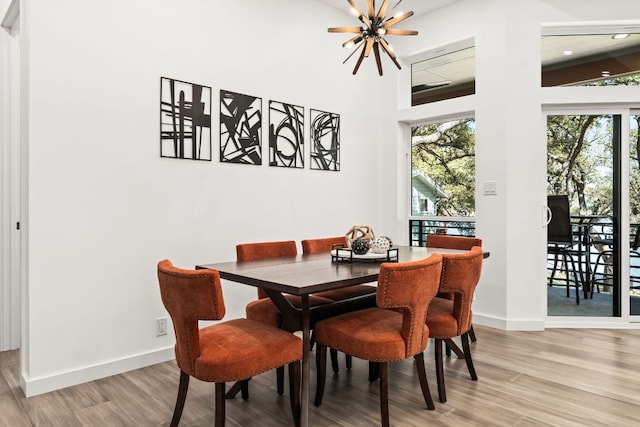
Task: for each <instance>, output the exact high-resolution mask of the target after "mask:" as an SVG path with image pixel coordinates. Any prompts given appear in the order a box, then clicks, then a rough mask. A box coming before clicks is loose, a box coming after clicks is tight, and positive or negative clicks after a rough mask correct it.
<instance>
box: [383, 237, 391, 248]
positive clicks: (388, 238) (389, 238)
mask: <svg viewBox="0 0 640 427" xmlns="http://www.w3.org/2000/svg"><path fill="white" fill-rule="evenodd" d="M380 238H382V239H387V240H388V241H389V247H392V246H393V241H392V240H391V237H387V236H380Z"/></svg>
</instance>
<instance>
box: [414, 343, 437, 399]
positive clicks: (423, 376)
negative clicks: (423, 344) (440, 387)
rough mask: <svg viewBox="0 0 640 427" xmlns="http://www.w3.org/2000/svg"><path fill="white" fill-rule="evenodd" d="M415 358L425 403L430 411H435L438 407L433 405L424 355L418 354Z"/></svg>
mask: <svg viewBox="0 0 640 427" xmlns="http://www.w3.org/2000/svg"><path fill="white" fill-rule="evenodd" d="M413 358H414V359H415V360H416V369H417V370H418V378H419V379H420V388H421V389H422V396H423V397H424V403H426V404H427V408H428V409H430V410H434V409H436V407H435V405H434V404H433V399H432V398H431V391H430V390H429V383H428V382H427V370H426V369H425V367H424V353H419V354H416V355H415V356H413Z"/></svg>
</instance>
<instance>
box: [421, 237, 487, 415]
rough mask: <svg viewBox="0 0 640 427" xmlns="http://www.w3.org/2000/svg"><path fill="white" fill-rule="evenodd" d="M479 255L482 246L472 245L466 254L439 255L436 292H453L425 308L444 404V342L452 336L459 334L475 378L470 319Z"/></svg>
mask: <svg viewBox="0 0 640 427" xmlns="http://www.w3.org/2000/svg"><path fill="white" fill-rule="evenodd" d="M482 258H483V255H482V248H481V247H479V246H474V247H473V248H471V250H470V251H469V252H466V253H461V254H443V255H442V277H441V278H440V288H439V290H438V291H439V292H441V293H447V294H452V295H453V298H452V299H448V298H440V297H436V298H434V299H433V301H431V305H430V306H429V309H428V311H427V326H428V327H429V334H430V337H431V338H433V339H434V344H435V345H434V347H435V363H436V378H437V380H438V396H439V398H440V401H441V402H443V403H444V402H446V401H447V396H446V392H445V385H444V367H443V362H442V343H443V342H446V343H451V345H453V342H452V341H451V338H454V337H457V336H459V337H460V339H461V340H462V351H463V357H464V359H465V361H466V363H467V369H468V370H469V375H470V376H471V379H473V380H477V379H478V376H477V375H476V371H475V368H474V366H473V360H472V359H471V349H470V348H469V330H470V329H471V318H472V313H471V303H472V301H473V292H474V291H475V289H476V286H477V284H478V281H479V280H480V272H481V270H482Z"/></svg>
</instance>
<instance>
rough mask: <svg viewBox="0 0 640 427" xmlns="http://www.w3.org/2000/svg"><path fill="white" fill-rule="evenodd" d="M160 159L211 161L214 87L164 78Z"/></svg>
mask: <svg viewBox="0 0 640 427" xmlns="http://www.w3.org/2000/svg"><path fill="white" fill-rule="evenodd" d="M160 157H171V158H176V159H190V160H207V161H211V88H210V87H208V86H202V85H198V84H194V83H188V82H184V81H181V80H175V79H170V78H167V77H161V78H160Z"/></svg>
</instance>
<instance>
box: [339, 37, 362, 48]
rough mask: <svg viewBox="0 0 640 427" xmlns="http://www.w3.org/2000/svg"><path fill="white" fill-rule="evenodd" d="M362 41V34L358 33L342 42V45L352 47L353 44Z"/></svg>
mask: <svg viewBox="0 0 640 427" xmlns="http://www.w3.org/2000/svg"><path fill="white" fill-rule="evenodd" d="M361 41H362V35H361V34H358V35H357V36H355V37H353V38H351V39H349V40H347V41H346V42H344V43H342V47H351V46H353V45H356V44H358V43H360V42H361Z"/></svg>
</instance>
